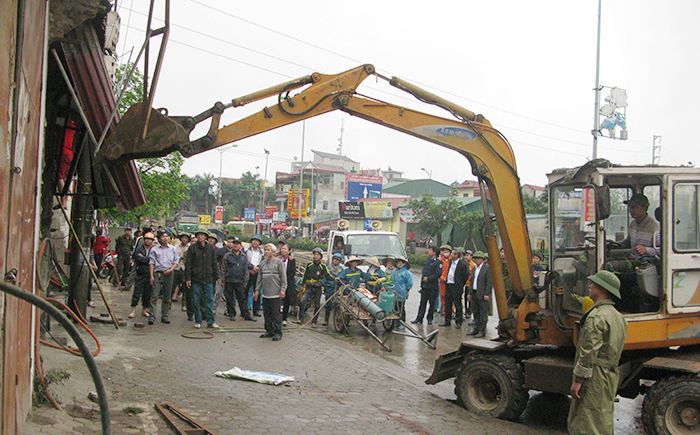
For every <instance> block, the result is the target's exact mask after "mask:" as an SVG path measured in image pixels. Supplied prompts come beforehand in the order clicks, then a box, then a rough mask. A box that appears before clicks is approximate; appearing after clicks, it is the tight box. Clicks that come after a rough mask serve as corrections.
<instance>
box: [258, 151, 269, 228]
mask: <svg viewBox="0 0 700 435" xmlns="http://www.w3.org/2000/svg"><path fill="white" fill-rule="evenodd" d="M263 151H265V179H264V180H263V181H262V191H261V192H260V213H265V183H267V160H268V159H269V157H270V151H268V150H266V149H265V148H263ZM262 225H263V224H262V222H261V223H260V229H261V232H262Z"/></svg>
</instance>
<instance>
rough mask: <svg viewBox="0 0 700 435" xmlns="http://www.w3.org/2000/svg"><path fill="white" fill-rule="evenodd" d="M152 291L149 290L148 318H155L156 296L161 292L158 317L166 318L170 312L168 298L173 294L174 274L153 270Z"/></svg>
mask: <svg viewBox="0 0 700 435" xmlns="http://www.w3.org/2000/svg"><path fill="white" fill-rule="evenodd" d="M153 277H154V278H155V279H154V281H153V292H151V316H150V320H155V318H156V307H157V306H158V296H159V295H160V293H161V292H162V293H163V299H161V301H160V318H161V319H165V320H167V319H168V315H169V314H170V305H171V304H172V302H171V301H170V298H171V297H172V295H173V278H174V277H175V275H174V274H173V273H172V272H171V273H169V274H167V275H166V274H164V273H163V272H153Z"/></svg>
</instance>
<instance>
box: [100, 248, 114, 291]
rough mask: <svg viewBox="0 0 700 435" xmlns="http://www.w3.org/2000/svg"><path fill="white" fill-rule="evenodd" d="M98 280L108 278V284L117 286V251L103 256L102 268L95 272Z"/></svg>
mask: <svg viewBox="0 0 700 435" xmlns="http://www.w3.org/2000/svg"><path fill="white" fill-rule="evenodd" d="M97 277H98V278H102V279H105V278H108V279H109V283H110V284H112V285H114V286H116V285H118V284H119V277H118V276H117V251H112V252H110V253H108V254H107V255H105V258H104V260H102V266H100V269H99V270H98V271H97Z"/></svg>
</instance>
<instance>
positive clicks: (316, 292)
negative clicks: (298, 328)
mask: <svg viewBox="0 0 700 435" xmlns="http://www.w3.org/2000/svg"><path fill="white" fill-rule="evenodd" d="M322 291H323V287H321V286H313V287H312V286H310V285H308V284H307V285H306V291H304V294H303V295H302V296H301V301H300V302H299V320H300V321H302V322H303V321H304V314H306V309H307V308H308V306H307V304H308V303H309V299H313V301H314V318H313V320H312V323H316V322H317V321H318V310H319V308H321V292H322Z"/></svg>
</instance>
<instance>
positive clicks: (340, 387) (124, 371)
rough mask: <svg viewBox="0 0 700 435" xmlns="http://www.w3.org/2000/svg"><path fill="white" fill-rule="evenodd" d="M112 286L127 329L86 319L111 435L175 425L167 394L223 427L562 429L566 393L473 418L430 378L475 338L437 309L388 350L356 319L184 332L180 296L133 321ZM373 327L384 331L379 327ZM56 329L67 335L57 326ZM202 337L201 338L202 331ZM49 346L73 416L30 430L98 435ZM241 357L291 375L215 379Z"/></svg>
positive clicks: (81, 389) (34, 415)
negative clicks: (514, 416)
mask: <svg viewBox="0 0 700 435" xmlns="http://www.w3.org/2000/svg"><path fill="white" fill-rule="evenodd" d="M418 278H419V277H416V278H415V283H416V287H414V290H412V291H411V294H410V298H409V300H408V303H407V312H408V319H409V320H410V319H411V318H412V317H411V316H415V313H416V312H417V309H418V300H419V294H418V292H417V288H418V287H417V284H418ZM105 288H106V291H107V297H108V301H109V303H110V305H111V306H112V307H113V309H114V310H115V312H116V313H117V315H118V316H119V317H123V318H125V320H127V326H125V327H122V328H120V329H119V330H116V329H115V328H114V326H111V325H106V324H94V323H93V324H91V325H90V327H91V328H92V330H93V331H94V332H95V334H96V335H97V336H98V338H99V340H100V342H101V344H102V351H101V352H100V354H99V355H98V356H97V357H96V360H97V362H98V366H99V368H100V371H101V374H102V377H103V378H104V382H105V385H106V388H107V392H108V398H109V403H110V415H111V418H112V426H113V433H115V434H122V433H125V434H126V433H133V434H155V433H163V434H169V433H173V432H172V431H171V430H170V429H169V428H168V427H167V426H166V424H165V422H164V420H163V418H162V417H161V416H160V415H159V414H157V413H156V412H155V410H154V404H155V403H169V404H171V405H173V406H175V407H177V408H179V409H181V410H182V411H184V412H185V413H187V414H189V415H190V416H192V417H193V418H195V419H196V420H198V421H199V422H200V423H202V424H203V425H205V426H207V427H208V428H209V429H211V430H213V431H214V432H216V433H217V434H239V433H243V432H245V433H253V434H256V433H260V434H266V435H269V434H271V433H283V432H285V433H286V432H291V433H295V432H296V433H304V434H316V433H317V434H325V433H330V432H334V433H348V434H354V433H357V434H360V433H361V434H371V433H382V434H394V433H396V434H403V433H419V434H449V433H457V432H463V431H465V429H466V430H468V431H469V432H471V433H484V434H487V433H488V434H506V433H521V434H535V433H537V434H550V433H551V434H561V433H565V432H566V414H567V411H568V403H569V399H568V398H566V397H562V396H556V395H548V394H541V393H531V400H530V402H529V404H528V408H527V410H526V411H525V413H524V414H523V416H522V418H521V421H520V422H519V423H511V422H505V421H500V420H493V419H490V418H484V417H479V416H475V415H473V414H470V413H469V412H467V411H466V410H464V409H462V408H461V407H459V406H458V405H457V404H456V397H455V395H454V392H453V388H454V384H453V382H452V380H447V381H444V382H442V383H440V384H438V385H434V386H429V385H426V384H425V383H424V381H425V379H426V378H427V377H428V376H429V375H430V373H431V372H432V368H433V363H434V360H435V358H436V357H437V356H438V355H440V354H442V353H445V352H450V351H452V350H455V349H456V348H457V347H458V346H459V343H460V342H461V341H462V340H465V339H468V337H469V336H467V335H466V333H467V332H468V331H469V329H465V328H463V329H456V328H454V327H452V328H445V327H443V328H439V327H438V326H437V325H438V324H439V323H440V321H441V320H442V318H441V317H440V316H436V319H435V323H434V324H433V325H427V324H424V325H422V326H419V327H418V329H419V330H420V331H423V332H429V331H432V330H434V329H438V328H439V329H440V333H439V335H438V339H437V343H436V344H437V349H436V350H432V349H430V348H428V347H427V346H425V344H423V343H422V342H421V341H420V340H418V339H416V338H411V337H406V336H402V335H394V337H393V338H392V339H391V340H390V341H389V343H390V345H391V348H392V351H391V352H387V351H385V350H383V349H382V348H381V346H379V344H378V343H376V342H375V341H374V340H373V339H371V338H370V337H369V336H368V335H367V333H366V332H365V331H363V330H362V328H361V327H360V326H359V325H357V324H352V325H351V327H350V332H351V335H339V334H335V333H334V332H333V331H332V329H327V328H323V327H320V328H319V329H318V330H314V329H310V328H308V327H307V328H305V329H303V330H295V329H296V328H287V329H286V330H285V335H284V338H283V340H282V341H280V342H272V341H270V340H269V339H260V338H259V337H258V335H259V334H260V333H261V332H262V326H263V325H262V319H261V318H259V319H258V322H257V323H253V324H251V323H249V322H243V321H241V320H237V321H235V322H231V321H229V320H224V318H223V316H221V315H220V314H221V313H222V312H223V307H221V306H220V307H219V316H218V317H217V322H218V323H220V324H221V325H222V326H223V327H224V330H223V331H221V332H216V333H214V334H213V337H211V338H208V339H187V338H183V337H182V334H186V333H192V332H195V330H194V329H192V324H193V322H188V321H187V319H186V314H185V313H183V312H181V311H180V304H179V303H173V308H174V310H173V311H172V312H171V321H172V323H171V324H169V325H166V324H163V323H160V322H157V323H156V324H155V325H152V326H149V325H145V327H144V328H136V327H135V323H140V324H145V323H146V318H144V317H141V316H137V318H136V319H126V314H127V313H128V312H129V308H128V304H129V300H130V294H127V293H122V292H119V291H118V290H116V289H114V288H112V287H109V286H106V287H105ZM97 304H98V306H97V308H96V309H91V311H90V312H89V314H91V315H99V313H103V312H105V309H104V304H103V303H102V302H101V301H97ZM496 323H497V319H495V318H491V319H490V322H489V332H488V335H487V338H488V337H495V326H496ZM251 325H253V326H254V328H251ZM295 326H296V325H295ZM374 331H375V332H377V333H378V335H380V336H383V334H384V332H383V328H382V327H381V325H378V326H377V327H376V328H375V329H374ZM52 332H53V334H54V335H58V336H66V334H65V333H64V332H63V331H58V328H54V330H53V331H52ZM84 335H85V337H86V340H89V337H88V336H87V334H84ZM194 336H196V337H199V338H205V334H204V333H202V332H201V331H200V332H195V334H194ZM88 343H90V342H88ZM91 346H92V348H94V344H92V343H91ZM41 355H42V359H43V367H44V371H46V370H48V369H50V368H52V367H61V368H64V369H65V370H67V371H68V372H69V373H70V374H71V379H70V380H68V381H67V382H66V383H65V385H63V386H55V387H52V389H51V390H52V391H53V392H54V393H55V396H56V397H57V398H58V399H59V400H61V402H62V403H63V405H64V408H65V409H66V411H67V413H66V412H60V411H56V410H53V409H52V408H48V407H39V408H35V409H34V410H33V411H32V412H31V413H30V416H29V417H28V419H27V422H26V424H25V428H24V430H23V433H26V434H39V433H46V434H61V433H100V425H99V413H98V412H97V409H98V408H97V405H96V404H95V403H92V402H90V401H89V400H88V399H87V396H88V393H89V392H91V391H94V386H93V384H92V381H91V379H90V377H89V374H88V371H87V369H86V367H85V365H84V363H83V360H82V358H79V357H75V356H72V355H70V354H68V353H66V352H63V351H60V350H54V349H50V348H47V347H42V348H41ZM234 366H237V367H240V368H243V369H249V370H261V371H268V372H273V373H281V374H285V375H290V376H294V377H295V381H294V382H292V383H290V384H287V385H285V386H278V387H275V386H268V385H262V384H256V383H251V382H244V381H237V380H230V379H222V378H217V377H215V376H214V372H216V371H221V370H228V369H231V368H233V367H234ZM640 408H641V398H638V399H637V400H635V401H631V400H626V399H621V400H620V403H618V404H616V426H615V431H616V433H618V434H630V435H632V434H641V433H643V431H642V429H641V422H640V420H639V418H638V417H637V416H638V415H639V411H640Z"/></svg>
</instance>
